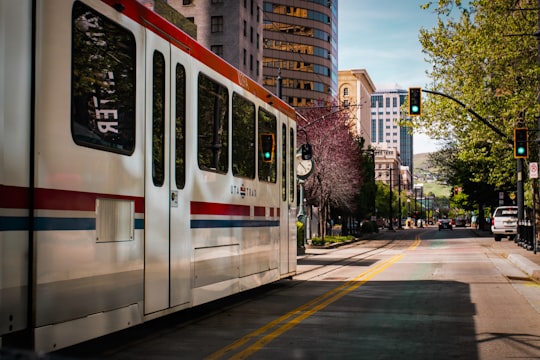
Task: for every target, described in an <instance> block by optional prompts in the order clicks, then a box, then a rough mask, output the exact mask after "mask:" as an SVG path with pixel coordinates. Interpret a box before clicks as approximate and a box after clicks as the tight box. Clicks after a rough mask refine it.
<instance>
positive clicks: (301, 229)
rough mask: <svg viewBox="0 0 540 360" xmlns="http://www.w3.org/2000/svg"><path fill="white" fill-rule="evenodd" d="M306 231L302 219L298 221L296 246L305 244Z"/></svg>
mask: <svg viewBox="0 0 540 360" xmlns="http://www.w3.org/2000/svg"><path fill="white" fill-rule="evenodd" d="M304 232H305V227H304V224H303V223H302V222H301V221H297V222H296V246H298V247H303V246H304Z"/></svg>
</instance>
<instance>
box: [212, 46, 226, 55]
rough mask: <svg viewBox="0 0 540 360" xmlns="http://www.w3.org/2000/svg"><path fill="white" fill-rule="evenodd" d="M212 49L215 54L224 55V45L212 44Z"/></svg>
mask: <svg viewBox="0 0 540 360" xmlns="http://www.w3.org/2000/svg"><path fill="white" fill-rule="evenodd" d="M210 50H211V51H212V52H213V53H214V54H216V55H218V56H221V57H223V45H212V46H210Z"/></svg>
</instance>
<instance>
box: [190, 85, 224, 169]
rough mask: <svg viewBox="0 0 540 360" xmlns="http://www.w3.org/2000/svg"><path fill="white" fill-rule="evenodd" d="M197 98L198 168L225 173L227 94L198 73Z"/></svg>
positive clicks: (221, 87) (222, 88)
mask: <svg viewBox="0 0 540 360" xmlns="http://www.w3.org/2000/svg"><path fill="white" fill-rule="evenodd" d="M197 98H198V100H197V108H198V130H197V131H198V133H197V141H198V142H197V150H198V156H197V159H198V163H199V168H201V169H203V170H209V171H216V172H218V173H223V174H225V173H227V170H228V167H229V158H228V152H229V144H228V138H229V121H228V116H229V110H228V109H229V108H228V106H229V93H228V91H227V88H225V87H224V86H222V85H220V84H218V83H217V82H215V81H213V80H212V79H210V78H209V77H207V76H206V75H203V74H199V90H198V95H197Z"/></svg>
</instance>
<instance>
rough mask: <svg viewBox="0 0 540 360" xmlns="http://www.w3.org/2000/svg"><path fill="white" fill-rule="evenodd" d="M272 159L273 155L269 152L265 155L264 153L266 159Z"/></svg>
mask: <svg viewBox="0 0 540 360" xmlns="http://www.w3.org/2000/svg"><path fill="white" fill-rule="evenodd" d="M271 157H272V154H271V153H269V152H265V153H264V158H265V159H266V160H269V159H270V158H271Z"/></svg>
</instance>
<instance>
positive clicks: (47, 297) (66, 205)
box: [33, 0, 145, 351]
mask: <svg viewBox="0 0 540 360" xmlns="http://www.w3.org/2000/svg"><path fill="white" fill-rule="evenodd" d="M75 4H76V6H74V3H73V2H66V1H62V0H52V1H49V0H47V1H39V2H37V29H38V36H37V39H36V52H37V61H36V71H35V74H36V84H37V88H36V94H37V96H36V120H35V122H36V140H35V144H36V150H35V169H36V170H35V171H36V173H35V188H36V189H35V196H36V205H35V207H36V208H35V214H36V231H35V234H34V238H35V254H36V256H35V263H34V269H35V299H34V301H35V304H34V307H35V320H34V321H35V324H33V326H35V347H36V349H39V350H42V351H51V350H54V349H56V348H60V347H64V346H67V345H71V344H74V343H78V342H80V341H84V340H86V339H89V338H92V337H96V336H100V335H103V334H107V333H110V332H113V331H116V330H119V329H123V328H125V327H128V326H132V325H134V324H137V323H141V322H142V321H143V313H142V304H143V301H144V298H143V265H144V263H143V243H144V237H143V235H144V234H143V231H144V203H145V201H144V188H143V184H144V178H143V168H144V152H143V149H144V147H143V144H144V138H143V134H144V128H143V127H142V125H143V121H142V119H143V110H144V106H135V107H133V108H132V109H130V110H129V111H131V112H132V116H133V117H134V118H135V119H136V121H134V122H133V123H132V124H131V125H130V126H129V130H128V129H124V128H123V127H122V125H121V123H120V120H122V119H119V118H121V117H122V116H123V115H122V114H120V112H119V111H118V110H115V109H117V108H118V106H116V105H117V103H118V104H119V103H121V102H122V101H124V100H123V99H122V96H127V95H122V96H121V95H120V90H119V87H120V86H121V83H120V79H118V78H119V77H120V73H118V72H117V68H116V67H114V64H112V63H111V62H110V61H109V60H110V59H111V58H114V56H115V55H116V56H118V55H119V52H120V50H117V49H110V48H109V49H103V50H102V49H101V48H102V47H104V45H105V44H102V43H100V41H103V40H102V39H101V38H100V36H101V34H105V35H104V36H113V35H114V36H116V37H117V38H118V39H120V38H122V39H123V38H126V39H127V40H118V41H125V42H126V43H125V44H123V45H125V46H130V47H131V49H132V50H133V52H132V53H130V54H129V56H126V58H125V59H122V61H123V62H125V64H126V65H125V66H128V65H127V64H129V63H134V64H136V65H135V67H134V68H133V76H132V77H133V79H132V80H135V81H134V83H133V84H130V86H132V87H131V88H129V89H128V90H126V92H129V94H130V95H129V96H130V97H131V98H132V101H127V102H126V104H124V106H129V103H136V104H144V98H143V94H144V92H143V91H142V90H143V89H144V82H143V79H144V67H143V66H137V64H144V61H145V60H144V53H143V49H142V48H141V47H140V46H137V45H136V44H140V43H143V41H144V32H143V31H142V29H141V28H140V26H138V25H137V24H135V23H134V22H130V21H126V20H125V19H120V17H121V15H120V14H119V13H118V12H116V11H114V10H113V9H112V8H110V7H108V6H105V5H104V4H101V3H99V2H93V3H92V4H95V5H96V6H95V8H96V10H97V11H100V12H101V13H102V14H104V15H105V16H107V17H108V18H110V19H112V20H113V21H119V23H121V24H122V25H121V26H120V25H117V24H114V23H113V21H109V20H105V19H104V18H103V17H100V16H98V15H97V12H96V11H94V10H91V8H90V7H87V6H86V5H84V4H83V3H75ZM126 34H127V35H126ZM128 43H129V44H128ZM109 45H110V44H109ZM72 46H73V48H72ZM85 51H88V52H91V51H93V52H96V54H95V55H91V54H89V53H86V52H85ZM101 51H103V52H104V53H105V52H106V53H105V55H104V56H102V55H101V54H100V52H101ZM72 52H73V54H74V56H73V57H72ZM123 55H126V54H123ZM84 61H86V63H81V62H84ZM72 62H73V63H75V64H76V65H77V66H74V69H75V71H74V72H73V73H72V72H71V68H72ZM83 69H84V70H86V69H92V70H91V71H90V70H88V72H87V73H77V71H81V70H83ZM75 77H78V78H80V79H83V78H85V77H87V78H92V79H93V80H92V81H93V83H92V84H93V85H92V86H88V87H86V88H78V87H77V86H76V85H75V81H74V78H75ZM72 81H73V82H72ZM79 83H83V80H80V81H79V82H77V84H79ZM103 89H106V90H103ZM133 105H134V104H133ZM115 111H116V113H115ZM74 112H77V116H75V115H74ZM88 114H91V115H93V116H94V120H91V119H87V117H89V116H90V115H88ZM81 119H83V120H86V122H83V121H82V120H81ZM119 124H120V125H119ZM126 132H129V135H126V136H131V137H133V139H131V140H129V142H128V144H130V145H126V147H125V149H120V150H119V151H122V152H116V151H117V149H116V148H114V146H113V145H109V143H108V142H107V140H108V138H107V136H119V137H122V136H124V135H125V133H126ZM131 143H133V144H131ZM81 329H85V330H84V331H82V330H81Z"/></svg>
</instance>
